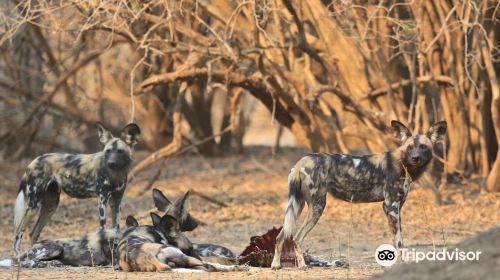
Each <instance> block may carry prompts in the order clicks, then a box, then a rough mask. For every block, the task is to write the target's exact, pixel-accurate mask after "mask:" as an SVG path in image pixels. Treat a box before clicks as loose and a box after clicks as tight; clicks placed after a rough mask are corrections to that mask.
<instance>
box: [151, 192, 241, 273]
mask: <svg viewBox="0 0 500 280" xmlns="http://www.w3.org/2000/svg"><path fill="white" fill-rule="evenodd" d="M188 196H189V191H187V192H186V193H185V194H184V195H183V196H181V197H180V198H178V199H176V200H175V201H174V203H171V202H170V200H169V199H168V198H167V197H166V196H165V195H164V194H163V193H162V192H161V191H160V190H159V189H153V201H154V204H155V206H156V209H158V210H159V211H161V212H163V213H164V214H170V215H172V216H173V217H175V218H176V219H177V221H178V222H179V227H180V230H181V231H183V232H185V231H192V230H194V229H195V228H197V227H198V225H199V224H200V221H198V220H197V219H196V218H194V217H193V216H191V214H189V212H188V211H187V210H186V206H185V204H186V201H187V198H188ZM193 250H194V252H193V256H196V257H202V258H203V259H204V260H208V258H210V257H216V258H218V259H217V260H219V261H221V262H223V263H224V264H229V263H231V262H233V261H234V260H235V255H234V253H233V252H232V251H231V250H229V249H227V248H226V247H223V246H220V245H215V244H207V243H203V244H198V243H193ZM210 260H214V258H211V259H210Z"/></svg>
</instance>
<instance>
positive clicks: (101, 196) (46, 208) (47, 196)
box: [14, 123, 141, 255]
mask: <svg viewBox="0 0 500 280" xmlns="http://www.w3.org/2000/svg"><path fill="white" fill-rule="evenodd" d="M98 129H99V130H98V131H99V141H100V142H101V143H102V144H103V145H104V150H103V151H101V152H98V153H95V154H60V153H52V154H45V155H42V156H39V157H37V158H36V159H35V160H33V161H32V162H31V163H30V164H29V165H28V168H27V169H26V172H25V173H24V175H23V177H22V179H21V184H20V187H19V193H18V195H17V199H16V205H15V208H14V226H15V241H14V251H15V253H16V255H19V253H20V245H21V239H22V236H23V233H24V229H25V228H26V227H27V226H31V225H32V222H33V221H34V219H35V218H36V222H35V224H34V226H33V227H32V230H31V234H30V239H31V245H33V244H34V243H35V242H36V241H37V239H38V237H39V235H40V232H41V231H42V229H43V227H44V226H45V225H46V224H47V222H48V221H49V219H50V217H51V216H52V215H53V214H54V212H55V210H56V208H57V206H58V204H59V195H60V193H61V189H62V190H63V191H64V192H66V193H67V194H68V195H69V196H71V197H75V198H90V197H98V205H99V206H98V213H99V223H100V228H101V229H102V228H104V227H105V225H106V214H105V209H106V204H107V202H108V200H109V202H110V206H111V218H112V222H113V228H114V229H116V230H118V222H119V220H120V203H121V200H122V196H123V193H124V191H125V187H126V185H127V174H128V171H129V167H130V163H131V161H132V151H133V147H134V145H135V144H136V143H137V141H138V139H139V136H140V133H141V132H140V129H139V127H138V126H137V125H136V124H133V123H131V124H128V125H126V126H125V127H124V128H123V130H122V132H121V137H120V138H118V137H114V136H113V135H112V134H111V132H109V131H108V130H106V129H105V128H104V126H102V125H101V124H98Z"/></svg>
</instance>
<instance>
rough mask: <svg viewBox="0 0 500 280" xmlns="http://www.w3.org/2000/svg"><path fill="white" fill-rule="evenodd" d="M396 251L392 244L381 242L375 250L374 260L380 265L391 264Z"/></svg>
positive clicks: (395, 257) (394, 258) (394, 261)
mask: <svg viewBox="0 0 500 280" xmlns="http://www.w3.org/2000/svg"><path fill="white" fill-rule="evenodd" d="M397 256H398V251H397V250H396V248H394V246H392V245H389V244H382V245H380V246H378V248H377V250H375V261H376V262H377V263H378V264H380V265H381V266H391V265H393V264H395V263H396V260H397Z"/></svg>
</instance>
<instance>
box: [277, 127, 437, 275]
mask: <svg viewBox="0 0 500 280" xmlns="http://www.w3.org/2000/svg"><path fill="white" fill-rule="evenodd" d="M391 126H392V129H393V130H394V132H396V137H397V138H398V139H399V140H400V141H401V146H400V147H398V148H397V149H396V150H394V151H391V152H386V153H383V154H375V155H367V156H351V155H340V154H326V153H320V154H310V155H307V156H305V157H303V158H302V159H300V160H299V161H298V162H297V164H295V166H294V167H293V168H292V170H291V171H290V174H289V175H288V205H287V207H286V210H285V220H284V225H283V229H282V230H281V231H280V233H279V234H278V237H277V238H276V248H275V253H274V258H273V262H272V264H271V267H272V268H274V269H277V268H280V267H281V264H280V256H281V251H282V249H283V244H284V241H285V239H288V238H290V237H292V230H293V227H294V226H295V223H296V220H297V218H298V216H299V215H300V213H301V211H302V209H303V208H304V203H307V205H308V215H307V217H306V218H305V220H304V223H303V224H302V226H301V227H300V228H299V229H298V230H297V232H296V233H295V235H293V237H292V239H293V245H294V248H295V254H296V257H297V262H298V267H299V268H304V267H305V266H306V264H305V262H304V258H303V255H302V250H301V244H302V241H303V240H304V238H305V237H306V235H307V234H308V233H309V232H310V231H311V230H312V228H313V227H314V226H315V225H316V223H317V222H318V220H319V218H320V217H321V214H322V213H323V209H324V208H325V204H326V194H327V193H330V194H331V195H333V196H334V197H336V198H339V199H342V200H345V201H348V202H362V203H366V202H383V209H384V212H385V214H386V216H387V219H388V221H389V227H390V229H391V231H392V233H393V234H394V243H395V247H396V248H401V247H402V246H403V239H402V234H401V207H402V206H403V204H404V202H405V200H406V196H407V195H408V192H409V190H410V183H411V181H414V180H417V179H418V178H419V177H420V176H421V175H422V173H423V172H424V171H425V169H426V167H427V165H428V164H429V162H430V161H431V159H432V148H433V145H434V144H435V143H436V142H437V141H438V140H440V139H441V137H442V136H443V135H444V134H445V133H446V122H444V121H441V122H437V123H435V124H434V125H432V126H431V128H430V129H429V132H428V133H427V134H418V135H414V136H412V135H411V132H410V130H409V129H408V128H407V127H406V126H404V125H403V124H402V123H400V122H398V121H392V122H391Z"/></svg>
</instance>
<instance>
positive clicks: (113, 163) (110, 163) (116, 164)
mask: <svg viewBox="0 0 500 280" xmlns="http://www.w3.org/2000/svg"><path fill="white" fill-rule="evenodd" d="M108 166H109V168H111V169H118V168H119V166H118V163H116V162H108Z"/></svg>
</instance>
